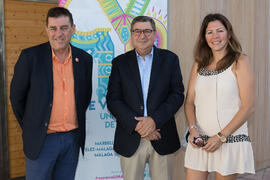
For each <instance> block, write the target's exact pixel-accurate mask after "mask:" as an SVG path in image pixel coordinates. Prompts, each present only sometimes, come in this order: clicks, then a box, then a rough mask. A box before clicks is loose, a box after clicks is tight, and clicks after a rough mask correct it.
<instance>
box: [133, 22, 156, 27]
mask: <svg viewBox="0 0 270 180" xmlns="http://www.w3.org/2000/svg"><path fill="white" fill-rule="evenodd" d="M141 27H142V28H144V27H148V28H151V27H152V26H151V23H150V22H136V23H135V24H134V26H133V28H141Z"/></svg>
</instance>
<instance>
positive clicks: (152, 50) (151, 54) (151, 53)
mask: <svg viewBox="0 0 270 180" xmlns="http://www.w3.org/2000/svg"><path fill="white" fill-rule="evenodd" d="M135 52H136V56H137V58H142V57H141V56H140V55H139V54H138V52H137V51H136V49H135ZM153 52H154V47H152V49H151V52H150V53H149V54H147V55H146V56H152V57H153ZM146 56H145V57H146Z"/></svg>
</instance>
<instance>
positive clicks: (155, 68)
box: [147, 46, 161, 99]
mask: <svg viewBox="0 0 270 180" xmlns="http://www.w3.org/2000/svg"><path fill="white" fill-rule="evenodd" d="M160 67H161V58H160V55H159V50H158V49H157V48H156V47H155V46H154V56H153V63H152V69H151V75H150V81H149V88H148V96H147V97H148V98H149V95H150V92H151V91H152V90H153V86H154V84H155V81H156V79H157V77H158V73H159V69H160ZM148 98H147V99H148Z"/></svg>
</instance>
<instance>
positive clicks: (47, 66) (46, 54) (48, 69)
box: [40, 42, 53, 98]
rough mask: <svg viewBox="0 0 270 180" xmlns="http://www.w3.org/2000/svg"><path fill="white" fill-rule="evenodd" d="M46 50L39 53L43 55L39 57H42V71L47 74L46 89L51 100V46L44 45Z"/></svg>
mask: <svg viewBox="0 0 270 180" xmlns="http://www.w3.org/2000/svg"><path fill="white" fill-rule="evenodd" d="M45 48H46V50H45V51H42V52H40V53H43V55H42V56H41V57H43V58H44V59H43V64H44V69H45V71H46V74H47V76H46V77H47V78H48V87H49V94H50V97H51V98H52V95H53V67H52V49H51V46H50V44H49V42H48V43H46V45H45Z"/></svg>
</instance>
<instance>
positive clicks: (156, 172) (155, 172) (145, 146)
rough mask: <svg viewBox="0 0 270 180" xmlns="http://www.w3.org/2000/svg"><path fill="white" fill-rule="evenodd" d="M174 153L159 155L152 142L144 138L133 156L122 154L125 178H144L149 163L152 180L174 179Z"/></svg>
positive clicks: (121, 160) (140, 179) (138, 179)
mask: <svg viewBox="0 0 270 180" xmlns="http://www.w3.org/2000/svg"><path fill="white" fill-rule="evenodd" d="M173 156H174V155H173V154H168V155H159V154H158V153H157V152H156V151H155V150H154V148H153V147H152V145H151V142H150V141H148V140H146V139H144V138H142V139H141V142H140V145H139V147H138V149H137V151H136V152H135V154H133V155H132V156H131V157H128V158H127V157H124V156H120V162H121V169H122V173H123V177H124V180H143V179H144V170H145V165H146V163H147V162H148V163H149V170H150V176H151V180H172V178H173Z"/></svg>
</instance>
